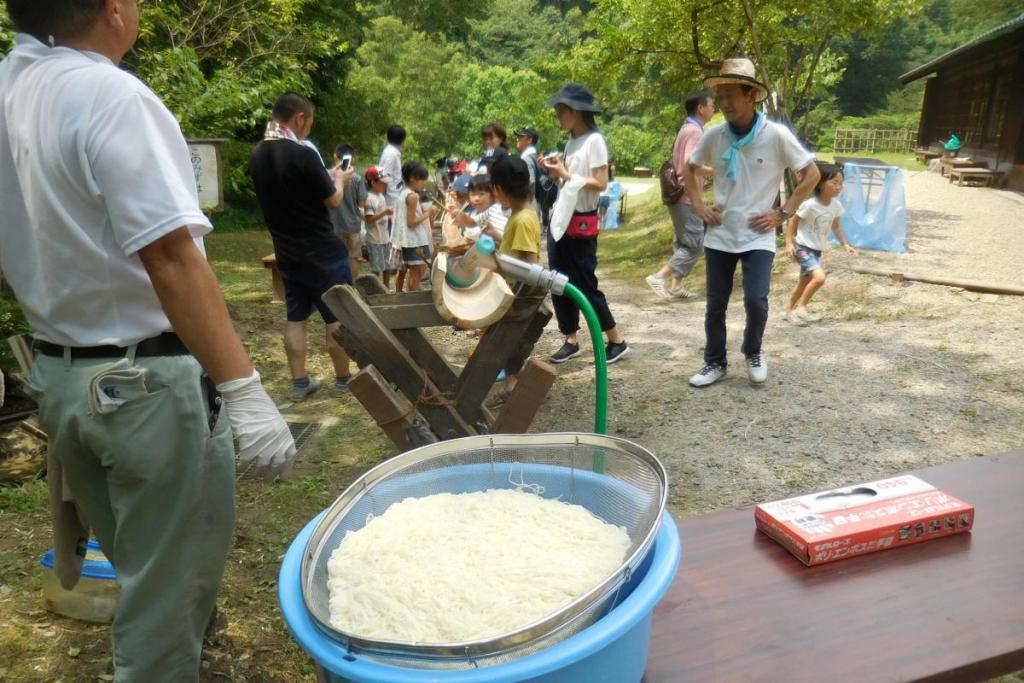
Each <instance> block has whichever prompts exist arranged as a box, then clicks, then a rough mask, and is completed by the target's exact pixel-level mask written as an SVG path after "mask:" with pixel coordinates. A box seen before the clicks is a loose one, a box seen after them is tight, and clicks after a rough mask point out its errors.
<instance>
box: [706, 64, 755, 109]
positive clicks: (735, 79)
mask: <svg viewBox="0 0 1024 683" xmlns="http://www.w3.org/2000/svg"><path fill="white" fill-rule="evenodd" d="M727 83H737V84H739V85H752V86H754V87H755V88H757V101H758V102H763V101H764V100H766V99H768V86H766V85H765V84H764V83H762V82H761V81H759V80H757V70H756V69H755V68H754V63H753V62H752V61H750V60H749V59H744V58H739V59H727V60H725V61H724V62H722V70H721V71H719V72H718V75H717V76H708V77H707V78H705V79H704V85H706V86H707V87H708V88H714V87H715V86H716V85H725V84H727Z"/></svg>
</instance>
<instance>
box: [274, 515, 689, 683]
mask: <svg viewBox="0 0 1024 683" xmlns="http://www.w3.org/2000/svg"><path fill="white" fill-rule="evenodd" d="M319 520H320V517H319V516H318V517H317V518H316V519H313V520H312V521H311V522H310V523H309V524H307V525H306V527H305V528H304V529H303V530H302V531H301V532H299V535H298V536H296V537H295V540H294V541H292V544H291V546H290V547H289V548H288V553H287V554H286V555H285V558H284V562H283V563H282V564H281V573H280V576H279V582H278V599H279V600H280V603H281V611H282V613H283V614H284V619H285V622H286V623H287V624H288V628H289V629H291V632H292V634H293V635H294V636H295V639H296V640H297V641H298V643H299V645H300V646H301V647H302V648H303V649H304V650H305V651H306V652H308V653H309V655H310V656H311V657H312V658H313V659H314V660H316V662H317V663H319V664H320V666H322V667H323V668H324V669H325V670H326V672H327V675H328V680H329V681H331V683H430V682H437V681H443V682H445V683H448V682H450V683H513V682H516V683H525V682H529V683H638V682H639V681H640V679H641V678H643V674H644V669H645V668H646V666H647V650H648V646H649V645H650V638H651V617H652V615H653V613H654V607H655V605H657V604H658V601H659V600H661V598H662V596H663V595H664V594H665V591H667V590H668V587H669V586H670V585H671V583H672V579H673V578H675V574H676V569H677V568H678V566H679V558H680V546H679V535H678V533H677V531H676V525H675V522H673V520H672V517H671V516H670V515H669V514H668V513H667V512H666V513H665V514H664V516H663V518H662V522H661V529H660V530H659V532H658V536H657V540H656V541H655V544H654V546H653V547H652V548H651V551H650V552H649V553H648V555H647V557H646V558H645V559H644V561H643V562H641V564H640V566H639V567H638V568H637V571H636V572H634V574H633V577H632V580H631V581H630V583H629V585H628V586H627V587H626V588H625V589H624V593H628V595H627V597H625V599H623V600H622V601H621V602H620V603H619V605H618V606H617V607H616V608H615V609H613V610H611V611H610V612H609V613H608V614H606V615H605V616H604V617H602V618H601V619H599V620H598V621H596V622H595V623H594V624H592V625H591V626H589V627H588V628H586V629H584V630H582V631H580V632H579V633H577V634H576V635H574V636H572V637H571V638H568V639H566V640H564V641H562V642H561V643H558V644H557V645H554V646H552V647H550V648H548V649H546V650H542V651H541V652H537V653H535V654H532V655H528V656H526V657H522V658H519V659H516V660H513V661H511V662H508V663H506V664H497V665H494V666H489V667H485V668H481V669H472V670H460V671H436V670H434V671H428V670H420V669H411V668H402V667H397V666H392V665H389V664H383V663H381V662H379V661H375V660H373V659H372V658H369V657H366V656H362V655H358V654H350V653H349V652H348V651H347V650H346V649H345V648H343V647H342V646H340V645H338V644H337V643H336V642H334V641H333V640H331V639H329V638H328V637H327V636H325V635H324V634H323V633H321V632H320V631H319V630H318V629H317V627H316V625H315V624H314V622H313V619H312V618H311V617H310V615H309V612H308V611H307V610H306V606H305V603H304V602H303V599H302V573H301V572H302V555H303V552H304V551H305V548H306V543H307V542H308V540H309V537H310V535H311V534H312V533H313V529H314V528H315V527H316V525H317V522H319Z"/></svg>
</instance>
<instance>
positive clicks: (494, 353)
mask: <svg viewBox="0 0 1024 683" xmlns="http://www.w3.org/2000/svg"><path fill="white" fill-rule="evenodd" d="M546 297H547V292H545V291H542V290H540V291H534V292H524V291H523V290H522V288H520V290H519V293H518V295H517V296H516V300H515V302H514V303H513V304H512V308H511V309H509V312H508V313H506V314H505V317H504V318H502V319H501V320H499V321H498V322H496V323H495V324H493V325H491V326H490V327H488V328H487V331H486V332H485V333H484V336H483V339H481V340H480V343H479V344H478V345H477V347H476V351H475V352H474V353H473V356H472V357H471V358H470V359H469V362H468V363H467V364H466V369H465V370H463V371H462V374H461V375H459V381H458V385H457V388H456V390H455V405H456V408H457V410H458V411H459V414H460V415H463V416H464V417H466V419H467V420H469V421H470V422H475V421H476V420H477V419H479V417H478V416H479V414H480V406H481V404H482V403H483V401H484V398H486V396H487V393H488V392H489V391H490V390H491V387H493V386H494V381H495V378H496V377H497V376H498V373H499V372H500V371H501V370H502V369H504V368H505V367H506V365H507V364H508V361H509V360H510V359H511V358H512V357H513V355H514V354H516V352H517V351H519V349H520V348H521V345H522V344H529V345H530V346H531V347H532V345H533V344H534V343H536V341H537V339H539V338H540V332H538V331H537V325H538V321H537V319H536V315H537V312H538V309H540V307H541V305H542V304H543V303H544V300H545V298H546ZM547 315H548V319H550V315H551V314H550V312H548V313H547ZM545 322H546V321H545ZM541 330H543V328H541ZM533 333H536V337H534V338H532V339H531V336H532V335H533ZM524 360H525V359H524ZM520 362H521V361H520ZM516 369H517V368H512V370H516Z"/></svg>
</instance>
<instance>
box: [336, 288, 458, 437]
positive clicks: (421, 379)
mask: <svg viewBox="0 0 1024 683" xmlns="http://www.w3.org/2000/svg"><path fill="white" fill-rule="evenodd" d="M323 299H324V303H326V304H327V305H328V307H329V308H330V309H331V311H333V312H334V314H335V315H336V316H338V319H339V320H341V321H342V326H341V328H340V329H339V331H338V332H337V333H335V334H336V338H337V339H338V342H339V343H340V344H341V345H342V347H343V348H344V349H345V350H346V351H348V353H349V354H350V355H351V356H352V357H353V359H354V360H355V361H356V363H358V364H359V366H360V367H365V366H367V365H375V366H376V367H377V369H378V370H379V371H380V373H381V374H382V375H383V376H384V377H385V378H387V379H388V380H389V381H391V382H393V383H394V384H395V385H396V386H397V387H398V389H399V391H401V392H402V393H403V394H405V397H406V398H408V399H409V400H410V401H411V402H412V403H413V404H414V405H416V406H417V408H418V409H419V411H420V413H421V414H422V415H423V417H425V418H426V419H427V421H428V422H429V423H430V426H431V428H432V429H433V430H434V432H435V433H436V434H437V436H438V437H440V438H441V439H442V440H447V439H454V438H458V437H462V436H471V435H474V434H476V433H477V432H476V430H475V429H473V428H472V427H470V426H469V424H468V422H467V421H466V420H464V419H463V418H462V416H461V415H459V413H458V412H457V411H456V410H455V406H454V405H453V404H452V403H451V402H450V401H449V399H448V398H447V397H446V396H445V394H443V393H442V392H441V391H440V390H439V389H438V388H437V386H436V385H435V384H434V382H433V381H431V379H430V377H428V376H427V374H426V373H425V372H424V371H423V370H422V369H421V368H420V366H419V365H417V363H416V361H414V360H413V358H412V357H411V356H410V355H409V352H408V351H407V350H406V348H405V346H404V345H403V344H402V343H401V342H400V341H399V340H398V338H397V337H395V335H394V334H393V333H392V332H391V330H389V329H388V328H387V327H386V326H385V325H384V324H383V323H381V321H380V320H379V319H378V318H377V316H376V315H374V313H373V310H372V309H371V308H370V306H369V305H368V304H367V303H366V301H364V300H363V298H362V297H361V296H360V295H359V293H358V292H357V291H356V290H355V289H354V288H353V287H352V286H350V285H341V286H338V287H332V288H331V289H330V290H328V291H327V293H326V294H324V297H323Z"/></svg>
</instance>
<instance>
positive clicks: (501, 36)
mask: <svg viewBox="0 0 1024 683" xmlns="http://www.w3.org/2000/svg"><path fill="white" fill-rule="evenodd" d="M468 24H469V36H468V39H467V41H466V42H467V46H468V50H467V55H469V56H471V57H472V59H473V61H474V62H477V63H479V64H481V65H492V66H506V67H509V68H511V69H516V70H519V69H532V70H533V71H536V72H538V73H547V72H548V71H550V69H551V67H552V65H553V64H554V63H555V62H556V60H557V57H558V54H559V53H560V52H562V51H563V50H568V49H570V48H571V47H572V46H573V45H574V44H576V42H577V41H578V40H579V37H580V35H581V33H582V31H583V13H582V12H581V11H580V10H579V9H578V8H575V7H572V8H569V9H568V10H567V11H565V13H564V14H563V12H562V11H560V10H559V9H558V8H556V7H554V6H551V5H548V6H543V7H542V6H540V4H539V3H538V1H537V0H501V1H500V2H498V1H495V2H492V3H491V4H490V6H489V7H488V12H487V14H486V16H483V17H481V18H480V19H471V20H470V21H469V22H468Z"/></svg>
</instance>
